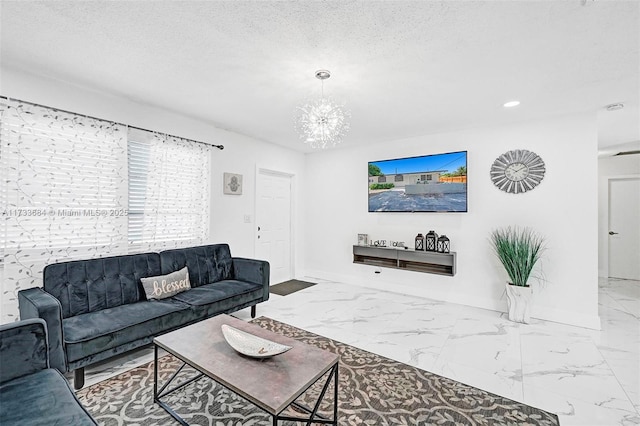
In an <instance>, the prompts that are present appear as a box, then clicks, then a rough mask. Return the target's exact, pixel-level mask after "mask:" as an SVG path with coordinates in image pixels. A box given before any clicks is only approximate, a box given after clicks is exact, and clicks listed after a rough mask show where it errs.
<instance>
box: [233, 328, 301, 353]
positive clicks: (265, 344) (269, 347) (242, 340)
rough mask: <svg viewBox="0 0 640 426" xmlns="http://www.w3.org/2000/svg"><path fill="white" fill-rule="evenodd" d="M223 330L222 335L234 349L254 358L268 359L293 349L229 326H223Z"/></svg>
mask: <svg viewBox="0 0 640 426" xmlns="http://www.w3.org/2000/svg"><path fill="white" fill-rule="evenodd" d="M221 329H222V335H223V336H224V338H225V340H226V341H227V343H229V345H230V346H231V347H232V348H233V349H235V350H236V351H238V352H240V353H241V354H243V355H246V356H250V357H252V358H268V357H270V356H274V355H279V354H282V353H285V352H286V351H288V350H289V349H291V346H287V345H281V344H280V343H276V342H272V341H271V340H267V339H263V338H262V337H258V336H254V335H253V334H250V333H247V332H246V331H242V330H238V329H237V328H234V327H231V326H230V325H227V324H222V326H221Z"/></svg>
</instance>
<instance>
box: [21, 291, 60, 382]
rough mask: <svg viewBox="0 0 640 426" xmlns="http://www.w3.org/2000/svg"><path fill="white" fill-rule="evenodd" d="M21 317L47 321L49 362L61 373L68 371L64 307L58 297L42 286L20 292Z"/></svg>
mask: <svg viewBox="0 0 640 426" xmlns="http://www.w3.org/2000/svg"><path fill="white" fill-rule="evenodd" d="M18 306H19V308H20V319H22V320H25V319H29V318H42V319H43V320H45V322H46V323H47V332H48V335H49V363H50V365H51V367H53V368H57V369H58V370H60V372H61V373H66V372H67V363H66V359H65V353H64V334H63V331H62V307H61V305H60V302H59V301H58V299H56V298H55V297H53V296H52V295H50V294H49V293H47V292H46V291H44V290H43V289H42V288H40V287H34V288H28V289H26V290H20V291H19V292H18Z"/></svg>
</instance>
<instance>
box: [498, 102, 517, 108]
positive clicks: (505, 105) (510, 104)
mask: <svg viewBox="0 0 640 426" xmlns="http://www.w3.org/2000/svg"><path fill="white" fill-rule="evenodd" d="M518 105H520V101H509V102H506V103H505V104H504V105H502V106H503V107H505V108H513V107H516V106H518Z"/></svg>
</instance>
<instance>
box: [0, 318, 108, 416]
mask: <svg viewBox="0 0 640 426" xmlns="http://www.w3.org/2000/svg"><path fill="white" fill-rule="evenodd" d="M0 425H2V426H9V425H21V426H26V425H29V426H37V425H42V426H53V425H60V426H63V425H64V426H69V425H73V426H84V425H97V423H96V422H95V421H94V420H93V418H92V417H91V416H90V415H89V413H87V411H86V410H85V409H84V408H83V407H82V405H81V404H80V401H78V399H77V398H76V395H75V394H74V393H73V391H72V390H71V387H70V386H69V383H68V382H67V379H65V378H64V376H63V375H62V373H60V372H59V371H58V370H56V369H55V368H50V367H49V348H48V343H47V326H46V323H45V322H44V320H42V319H29V320H24V321H19V322H14V323H11V324H4V325H1V326H0Z"/></svg>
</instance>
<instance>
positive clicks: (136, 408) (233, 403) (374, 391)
mask: <svg viewBox="0 0 640 426" xmlns="http://www.w3.org/2000/svg"><path fill="white" fill-rule="evenodd" d="M253 322H254V323H256V324H258V325H260V326H261V327H264V328H266V329H269V330H272V331H274V332H276V333H279V334H282V335H285V336H289V337H292V338H294V339H297V340H300V341H302V342H305V343H308V344H310V345H313V346H317V347H319V348H322V349H325V350H328V351H331V352H334V353H337V354H339V355H340V377H339V387H340V390H339V396H338V404H339V424H340V425H371V426H374V425H375V426H378V425H389V426H392V425H393V426H401V425H465V426H466V425H546V426H549V425H558V424H559V423H558V418H557V416H556V415H554V414H551V413H548V412H546V411H542V410H539V409H537V408H533V407H530V406H528V405H525V404H521V403H518V402H515V401H512V400H509V399H507V398H503V397H500V396H498V395H494V394H491V393H489V392H485V391H483V390H480V389H477V388H474V387H471V386H467V385H464V384H462V383H460V382H456V381H454V380H451V379H447V378H445V377H441V376H438V375H435V374H432V373H429V372H427V371H424V370H420V369H418V368H415V367H411V366H409V365H406V364H403V363H400V362H397V361H393V360H390V359H388V358H384V357H382V356H379V355H376V354H373V353H370V352H367V351H364V350H361V349H358V348H355V347H353V346H349V345H345V344H343V343H340V342H336V341H334V340H331V339H327V338H325V337H321V336H318V335H316V334H313V333H310V332H308V331H304V330H301V329H298V328H295V327H292V326H290V325H287V324H283V323H281V322H278V321H275V320H272V319H269V318H265V317H261V318H258V319H256V320H253ZM180 364H181V363H180V362H179V361H178V360H177V359H176V358H174V357H172V356H170V355H167V356H165V357H163V358H162V359H161V361H160V369H161V378H160V382H161V383H164V380H166V378H167V377H169V375H170V374H171V373H173V371H175V370H176V369H177V368H178V367H179V366H180ZM191 375H193V370H191V371H188V370H187V369H185V370H183V373H181V376H180V377H182V376H184V380H186V379H188V377H191ZM256 380H259V378H256ZM324 382H325V379H320V380H319V381H318V383H317V384H316V385H315V386H312V387H311V388H310V389H309V390H308V391H307V392H306V393H305V394H304V395H303V396H302V397H301V398H300V399H299V402H303V403H305V404H306V405H313V403H314V402H315V401H316V400H317V395H318V394H319V390H320V389H319V387H320V386H321V385H322V384H324ZM331 388H333V385H331ZM327 394H328V396H327V397H326V401H324V403H323V404H322V407H321V412H323V413H324V414H325V415H327V416H328V417H331V413H332V412H331V407H332V406H333V401H332V398H333V395H332V394H333V392H327ZM78 397H79V398H80V401H82V403H83V405H84V406H85V407H87V410H88V411H89V412H90V413H91V415H93V416H94V417H95V418H96V420H97V421H98V423H99V424H101V425H107V426H111V425H140V426H151V425H175V424H177V422H176V421H175V420H173V418H171V417H170V416H169V415H168V414H167V413H166V412H165V411H164V410H163V409H162V408H160V407H158V406H157V405H156V404H154V403H153V363H152V362H151V363H149V364H147V365H143V366H140V367H137V368H134V369H132V370H129V371H127V372H125V373H123V374H120V375H119V376H116V377H114V378H112V379H108V380H105V381H103V382H101V383H98V384H96V385H93V386H90V387H88V388H86V389H83V390H81V391H80V392H78ZM164 401H165V402H168V404H169V406H171V407H172V408H174V409H175V410H176V412H178V413H179V414H180V415H181V416H182V417H183V418H184V419H185V420H186V421H187V422H189V423H190V424H194V425H212V426H258V425H265V426H267V425H271V424H272V423H271V417H270V416H269V415H267V414H266V413H265V412H263V411H261V410H260V409H258V408H257V407H255V406H254V405H252V404H251V403H250V402H248V401H246V400H244V399H243V398H241V397H239V396H237V395H235V394H233V393H232V392H230V391H228V390H226V389H225V388H224V387H222V386H221V385H219V384H217V383H215V382H214V381H212V380H210V379H207V378H201V379H200V380H198V381H196V382H194V383H191V384H189V385H187V386H186V387H184V388H183V389H182V390H180V391H178V392H176V393H175V394H171V395H170V396H168V397H165V398H164ZM289 414H294V415H295V416H297V417H300V414H299V413H296V412H290V413H289ZM279 424H280V425H294V424H296V423H293V422H280V423H279Z"/></svg>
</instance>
